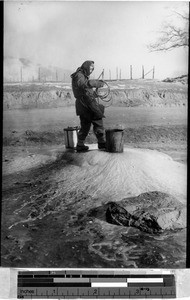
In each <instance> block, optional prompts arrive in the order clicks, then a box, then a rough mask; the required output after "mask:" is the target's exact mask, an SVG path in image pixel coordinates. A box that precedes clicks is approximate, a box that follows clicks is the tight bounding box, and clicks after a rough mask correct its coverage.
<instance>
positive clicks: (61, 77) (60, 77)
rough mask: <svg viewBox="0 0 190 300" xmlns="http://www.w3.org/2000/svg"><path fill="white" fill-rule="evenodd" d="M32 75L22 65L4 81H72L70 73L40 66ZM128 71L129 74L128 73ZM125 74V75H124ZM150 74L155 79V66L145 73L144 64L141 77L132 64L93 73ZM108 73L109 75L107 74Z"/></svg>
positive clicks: (103, 75)
mask: <svg viewBox="0 0 190 300" xmlns="http://www.w3.org/2000/svg"><path fill="white" fill-rule="evenodd" d="M25 73H26V74H25ZM31 73H32V72H31V71H30V76H29V75H28V74H27V71H25V72H24V70H23V68H22V67H21V68H20V70H18V73H17V74H15V73H14V74H13V75H12V76H7V77H6V76H5V75H4V82H65V83H68V82H70V81H71V78H70V74H66V73H63V72H62V73H60V72H58V71H57V70H55V72H52V71H49V73H50V74H48V72H46V71H44V70H43V69H42V68H41V67H39V68H38V70H37V71H36V72H35V74H34V73H33V74H31ZM114 73H115V74H114ZM127 73H128V74H127ZM123 74H125V75H123ZM148 74H152V76H151V79H154V76H155V66H153V68H152V69H150V70H149V71H148V72H146V73H145V68H144V66H142V75H141V76H140V77H137V76H134V74H133V65H130V66H129V68H128V72H127V68H126V69H125V71H123V69H119V67H116V71H115V72H113V71H112V72H111V70H110V69H109V70H105V69H103V71H102V72H101V74H100V75H99V76H96V75H93V76H92V77H93V78H94V79H95V78H98V79H100V78H102V79H104V80H124V79H131V80H132V79H145V77H146V76H147V75H148ZM106 75H107V76H106Z"/></svg>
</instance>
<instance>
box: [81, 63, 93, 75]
mask: <svg viewBox="0 0 190 300" xmlns="http://www.w3.org/2000/svg"><path fill="white" fill-rule="evenodd" d="M81 68H82V69H83V70H84V71H85V73H86V75H87V76H89V75H90V74H91V73H92V72H93V71H94V61H92V60H86V61H85V62H84V63H83V64H82V66H81Z"/></svg>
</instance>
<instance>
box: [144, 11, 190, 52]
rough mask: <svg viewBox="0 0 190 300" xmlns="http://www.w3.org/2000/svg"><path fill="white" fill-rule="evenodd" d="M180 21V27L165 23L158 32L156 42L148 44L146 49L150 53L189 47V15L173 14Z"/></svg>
mask: <svg viewBox="0 0 190 300" xmlns="http://www.w3.org/2000/svg"><path fill="white" fill-rule="evenodd" d="M174 13H175V15H177V16H178V17H179V18H180V20H181V25H180V26H179V25H176V24H172V23H169V22H165V23H164V24H163V26H162V29H161V30H160V31H159V34H160V36H159V37H158V38H157V40H156V42H154V43H151V44H149V45H148V46H147V47H148V49H149V50H150V52H153V51H164V50H165V51H166V50H172V49H175V48H179V47H187V46H189V32H188V27H189V15H188V14H187V13H184V14H181V13H179V12H174Z"/></svg>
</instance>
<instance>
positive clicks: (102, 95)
mask: <svg viewBox="0 0 190 300" xmlns="http://www.w3.org/2000/svg"><path fill="white" fill-rule="evenodd" d="M102 81H103V83H104V85H106V88H107V90H106V92H105V93H104V94H102V93H101V94H100V93H99V90H98V88H96V90H95V95H96V97H97V98H98V99H99V100H101V101H103V102H106V103H108V102H110V101H111V104H109V105H106V106H105V107H109V106H111V105H112V103H113V99H112V95H110V87H109V85H108V84H107V82H106V81H104V80H102ZM106 98H108V99H106Z"/></svg>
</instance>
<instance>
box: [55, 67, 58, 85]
mask: <svg viewBox="0 0 190 300" xmlns="http://www.w3.org/2000/svg"><path fill="white" fill-rule="evenodd" d="M55 77H56V82H58V74H57V70H56V74H55Z"/></svg>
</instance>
